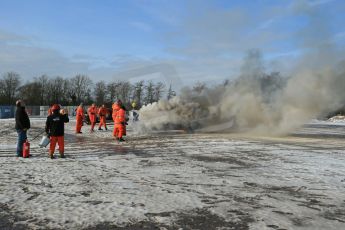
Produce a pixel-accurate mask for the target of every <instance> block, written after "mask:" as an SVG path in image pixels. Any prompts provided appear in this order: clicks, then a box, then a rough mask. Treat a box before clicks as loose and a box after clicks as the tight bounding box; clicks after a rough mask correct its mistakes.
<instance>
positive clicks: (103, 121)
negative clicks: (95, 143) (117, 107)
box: [98, 104, 108, 130]
mask: <svg viewBox="0 0 345 230" xmlns="http://www.w3.org/2000/svg"><path fill="white" fill-rule="evenodd" d="M107 114H108V109H107V108H106V107H105V105H104V104H103V105H102V107H101V108H99V110H98V115H99V126H98V130H102V125H104V128H105V130H108V128H107V123H106V122H107V121H106V120H107V119H106V118H107Z"/></svg>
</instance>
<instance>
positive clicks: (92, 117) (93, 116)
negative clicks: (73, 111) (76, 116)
mask: <svg viewBox="0 0 345 230" xmlns="http://www.w3.org/2000/svg"><path fill="white" fill-rule="evenodd" d="M87 113H88V114H89V119H90V123H91V130H90V131H91V132H93V131H94V128H95V125H96V118H97V107H96V105H95V104H94V103H93V104H92V105H91V107H89V109H88V110H87Z"/></svg>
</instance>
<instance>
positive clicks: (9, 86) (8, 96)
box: [1, 72, 20, 105]
mask: <svg viewBox="0 0 345 230" xmlns="http://www.w3.org/2000/svg"><path fill="white" fill-rule="evenodd" d="M1 85H2V87H1V88H2V90H1V91H2V93H3V98H4V103H7V104H9V105H10V104H13V103H14V102H15V96H16V92H17V89H18V87H19V85H20V76H19V74H17V73H15V72H7V73H5V74H4V76H3V77H2V79H1Z"/></svg>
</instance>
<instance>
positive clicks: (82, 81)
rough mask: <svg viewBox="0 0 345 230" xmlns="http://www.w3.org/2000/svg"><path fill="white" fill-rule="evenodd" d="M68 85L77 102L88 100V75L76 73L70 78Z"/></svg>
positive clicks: (89, 81) (89, 88)
mask: <svg viewBox="0 0 345 230" xmlns="http://www.w3.org/2000/svg"><path fill="white" fill-rule="evenodd" d="M70 86H71V89H70V90H71V93H72V94H74V95H75V96H76V101H77V103H80V102H85V101H89V100H90V96H91V86H92V81H91V79H90V78H89V77H88V76H86V75H81V74H78V75H77V76H75V77H73V78H72V79H71V80H70Z"/></svg>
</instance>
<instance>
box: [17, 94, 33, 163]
mask: <svg viewBox="0 0 345 230" xmlns="http://www.w3.org/2000/svg"><path fill="white" fill-rule="evenodd" d="M16 107H17V109H16V117H15V119H16V125H15V129H16V130H17V133H18V142H17V157H22V156H23V144H24V142H25V141H26V139H27V138H28V137H27V135H26V132H27V130H28V129H30V119H29V116H28V113H27V112H26V110H25V103H24V101H22V100H18V101H16Z"/></svg>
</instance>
